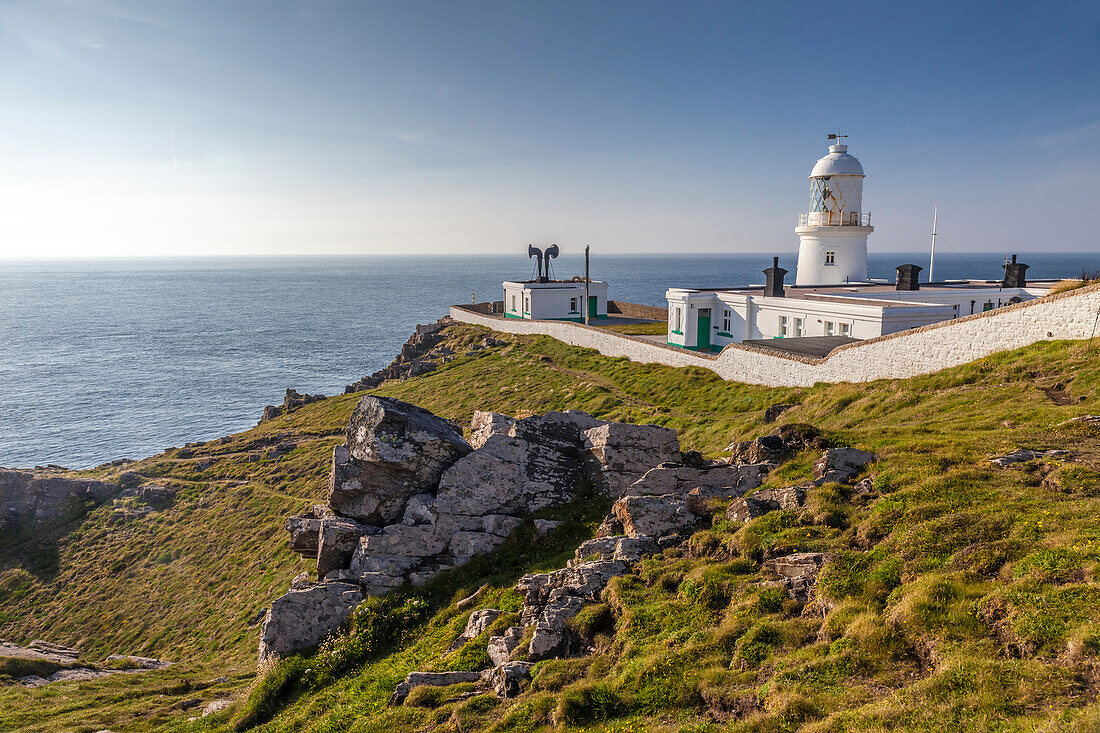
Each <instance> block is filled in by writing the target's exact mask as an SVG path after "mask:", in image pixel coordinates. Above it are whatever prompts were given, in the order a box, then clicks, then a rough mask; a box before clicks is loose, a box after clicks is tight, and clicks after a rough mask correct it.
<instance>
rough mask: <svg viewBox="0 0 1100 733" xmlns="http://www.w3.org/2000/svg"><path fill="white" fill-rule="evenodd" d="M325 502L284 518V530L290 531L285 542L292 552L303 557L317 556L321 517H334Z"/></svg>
mask: <svg viewBox="0 0 1100 733" xmlns="http://www.w3.org/2000/svg"><path fill="white" fill-rule="evenodd" d="M335 516H336V515H335V514H334V513H333V511H332V510H331V509H329V508H328V506H327V505H325V504H317V505H314V506H312V507H310V508H309V511H306V512H303V513H302V514H296V515H295V516H293V517H289V518H287V520H286V531H287V532H289V533H290V540H289V542H288V543H287V547H289V548H290V549H291V550H293V551H294V552H297V553H298V554H299V555H304V556H305V557H317V537H318V533H319V532H320V529H321V518H322V517H335Z"/></svg>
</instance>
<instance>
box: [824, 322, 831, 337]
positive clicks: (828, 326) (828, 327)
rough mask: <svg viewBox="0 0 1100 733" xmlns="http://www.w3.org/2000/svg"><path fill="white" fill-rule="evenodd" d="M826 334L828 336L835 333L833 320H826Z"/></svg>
mask: <svg viewBox="0 0 1100 733" xmlns="http://www.w3.org/2000/svg"><path fill="white" fill-rule="evenodd" d="M825 335H826V336H832V335H833V322H832V321H825Z"/></svg>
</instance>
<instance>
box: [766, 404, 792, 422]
mask: <svg viewBox="0 0 1100 733" xmlns="http://www.w3.org/2000/svg"><path fill="white" fill-rule="evenodd" d="M793 407H798V405H796V404H792V403H787V402H780V403H777V404H774V405H772V406H771V407H769V408H768V409H766V410H764V422H766V423H768V422H775V421H776V420H778V419H779V417H780V416H781V415H782V414H783V413H784V412H786V411H787V410H790V409H791V408H793Z"/></svg>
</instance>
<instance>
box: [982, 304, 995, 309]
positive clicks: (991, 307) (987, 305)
mask: <svg viewBox="0 0 1100 733" xmlns="http://www.w3.org/2000/svg"><path fill="white" fill-rule="evenodd" d="M991 310H993V304H992V303H989V302H987V303H986V304H985V305H983V306H982V311H991Z"/></svg>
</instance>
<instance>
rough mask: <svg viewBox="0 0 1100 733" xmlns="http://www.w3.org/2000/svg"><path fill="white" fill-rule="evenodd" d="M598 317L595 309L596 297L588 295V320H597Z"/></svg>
mask: <svg viewBox="0 0 1100 733" xmlns="http://www.w3.org/2000/svg"><path fill="white" fill-rule="evenodd" d="M599 316H600V314H599V313H597V308H596V296H595V295H589V296H588V317H589V318H599Z"/></svg>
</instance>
